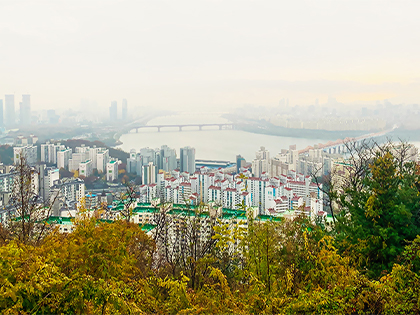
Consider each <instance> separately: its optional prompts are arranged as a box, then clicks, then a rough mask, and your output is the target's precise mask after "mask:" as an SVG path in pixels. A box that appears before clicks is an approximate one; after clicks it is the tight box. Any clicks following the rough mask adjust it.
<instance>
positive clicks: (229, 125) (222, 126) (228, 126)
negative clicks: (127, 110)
mask: <svg viewBox="0 0 420 315" xmlns="http://www.w3.org/2000/svg"><path fill="white" fill-rule="evenodd" d="M186 127H198V130H203V127H219V130H223V129H235V124H232V123H224V124H179V125H145V126H133V127H131V130H133V129H136V133H138V132H139V129H144V128H156V129H157V131H158V132H160V130H161V129H162V128H178V130H179V131H182V128H186Z"/></svg>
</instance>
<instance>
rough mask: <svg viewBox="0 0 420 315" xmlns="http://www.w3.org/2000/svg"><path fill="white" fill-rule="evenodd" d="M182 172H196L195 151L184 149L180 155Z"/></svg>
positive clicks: (188, 148)
mask: <svg viewBox="0 0 420 315" xmlns="http://www.w3.org/2000/svg"><path fill="white" fill-rule="evenodd" d="M179 159H180V169H181V172H188V173H190V174H193V173H194V172H195V149H194V148H191V147H184V148H181V149H180V154H179Z"/></svg>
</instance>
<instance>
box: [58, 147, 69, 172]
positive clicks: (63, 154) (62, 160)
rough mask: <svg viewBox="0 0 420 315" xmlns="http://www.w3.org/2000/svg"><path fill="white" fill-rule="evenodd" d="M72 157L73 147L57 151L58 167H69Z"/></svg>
mask: <svg viewBox="0 0 420 315" xmlns="http://www.w3.org/2000/svg"><path fill="white" fill-rule="evenodd" d="M70 159H71V149H62V150H60V151H58V152H57V168H58V169H60V168H64V169H66V170H68V169H69V161H70Z"/></svg>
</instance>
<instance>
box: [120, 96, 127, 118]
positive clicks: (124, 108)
mask: <svg viewBox="0 0 420 315" xmlns="http://www.w3.org/2000/svg"><path fill="white" fill-rule="evenodd" d="M121 118H122V120H127V100H126V99H125V98H124V99H123V100H122V115H121Z"/></svg>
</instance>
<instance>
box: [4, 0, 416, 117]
mask: <svg viewBox="0 0 420 315" xmlns="http://www.w3.org/2000/svg"><path fill="white" fill-rule="evenodd" d="M419 12H420V1H419V0H413V1H404V0H397V1H385V0H381V1H369V0H363V1H357V0H350V1H344V0H332V1H325V0H318V1H314V0H310V1H295V0H293V1H279V0H275V1H262V0H261V1H246V0H241V1H229V0H223V1H199V0H194V1H180V0H177V1H173V0H172V1H157V0H148V1H139V0H133V1H104V0H100V1H88V0H83V1H75V0H72V1H58V0H53V1H29V0H28V1H16V0H15V1H0V95H1V96H0V98H3V95H4V94H13V93H15V95H16V98H17V100H16V102H18V101H19V100H20V94H22V93H29V94H31V95H32V108H33V110H36V109H41V108H52V107H56V108H64V107H72V108H74V107H75V106H76V107H77V108H78V107H79V104H80V99H82V98H85V99H90V100H95V101H96V102H97V103H98V104H99V106H102V107H103V108H104V109H105V108H107V107H108V106H109V105H110V102H111V101H112V100H114V99H115V100H117V101H118V104H119V106H120V104H121V100H122V98H127V99H128V104H129V106H153V107H166V108H169V107H173V108H175V109H178V108H180V109H189V108H195V109H198V110H200V109H203V108H206V109H208V108H209V107H211V106H213V107H214V108H215V109H225V108H229V107H235V106H240V105H243V104H256V105H268V106H272V105H277V104H278V102H279V100H280V99H281V98H283V97H286V98H289V100H290V104H291V105H294V104H299V105H303V104H313V103H314V102H315V99H316V98H318V99H319V101H320V102H321V103H323V102H325V101H326V100H327V97H328V96H329V95H330V96H333V97H336V98H337V99H338V100H339V101H342V102H353V101H365V102H374V101H375V100H383V99H390V100H391V101H392V102H406V103H420V93H419V91H420V57H419V56H420V19H419Z"/></svg>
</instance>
